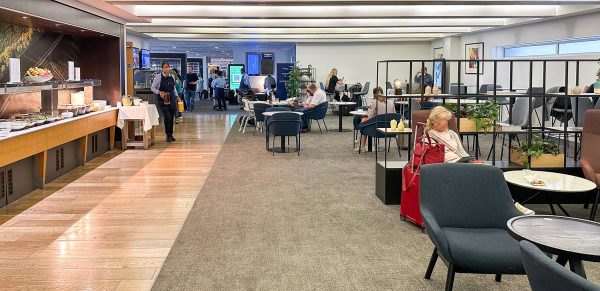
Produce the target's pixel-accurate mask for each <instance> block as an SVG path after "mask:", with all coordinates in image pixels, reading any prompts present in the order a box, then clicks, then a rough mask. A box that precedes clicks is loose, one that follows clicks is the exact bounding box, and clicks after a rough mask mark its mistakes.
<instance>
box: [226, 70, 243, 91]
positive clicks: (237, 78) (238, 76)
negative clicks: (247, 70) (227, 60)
mask: <svg viewBox="0 0 600 291" xmlns="http://www.w3.org/2000/svg"><path fill="white" fill-rule="evenodd" d="M243 68H244V65H229V69H228V71H229V89H231V90H235V89H239V88H240V82H241V81H242V76H243V75H242V69H243Z"/></svg>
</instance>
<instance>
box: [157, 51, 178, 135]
mask: <svg viewBox="0 0 600 291" xmlns="http://www.w3.org/2000/svg"><path fill="white" fill-rule="evenodd" d="M161 69H162V71H161V73H160V74H158V75H156V77H154V81H153V82H152V87H151V89H152V92H154V94H156V95H158V96H157V98H156V105H158V108H159V109H160V111H161V112H162V115H163V118H164V123H165V133H166V135H167V142H173V141H175V137H174V136H173V122H174V121H175V114H176V113H177V102H178V100H181V99H179V95H177V91H176V89H175V86H176V84H175V77H174V76H173V75H172V74H171V73H170V70H171V66H170V65H169V62H166V61H165V62H162V64H161Z"/></svg>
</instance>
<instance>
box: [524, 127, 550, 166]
mask: <svg viewBox="0 0 600 291" xmlns="http://www.w3.org/2000/svg"><path fill="white" fill-rule="evenodd" d="M518 149H519V151H521V152H522V153H523V154H524V155H525V157H526V158H527V159H526V160H525V161H524V163H525V164H524V166H525V167H526V168H529V157H536V158H539V157H541V156H542V155H543V154H550V155H554V156H556V155H558V154H560V148H559V147H558V145H557V144H556V143H555V142H554V141H552V140H549V139H543V138H542V137H541V136H539V135H534V136H533V137H532V139H531V143H530V144H529V145H528V144H523V145H521V146H520V147H519V148H518Z"/></svg>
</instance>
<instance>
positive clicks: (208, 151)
mask: <svg viewBox="0 0 600 291" xmlns="http://www.w3.org/2000/svg"><path fill="white" fill-rule="evenodd" d="M234 121H235V117H234V116H233V115H213V114H206V115H202V114H187V115H184V122H183V123H182V124H180V125H177V127H176V132H175V137H176V138H177V142H174V143H171V144H168V145H167V144H166V143H165V142H164V138H163V134H162V133H159V132H157V137H158V139H159V140H158V144H157V145H156V146H154V147H152V148H151V149H150V150H148V151H143V150H135V149H132V150H127V151H125V152H122V151H114V152H111V153H107V154H105V155H103V156H102V157H99V158H96V159H94V160H93V161H91V162H90V163H88V164H87V165H86V166H85V167H80V168H78V169H76V170H73V171H71V172H70V173H68V174H67V175H65V176H63V177H61V178H59V179H57V180H54V181H52V182H50V183H49V184H47V187H46V189H43V190H36V191H35V192H33V193H31V194H29V195H28V196H26V197H23V198H22V199H21V200H19V201H17V202H15V203H13V204H11V205H9V206H7V207H5V208H2V209H1V210H0V220H1V222H2V223H3V224H2V225H1V226H0V273H1V274H2V275H0V289H1V290H15V289H30V290H83V289H85V290H149V289H150V288H151V286H152V284H153V282H154V280H155V278H156V276H157V275H158V273H159V271H160V268H161V266H162V264H163V262H164V260H165V258H166V256H167V254H168V253H169V250H170V248H171V246H172V245H173V242H174V241H175V238H176V237H177V234H178V233H179V230H180V229H181V227H182V225H183V223H184V221H185V219H186V217H187V215H188V212H189V211H190V209H191V207H192V205H193V203H194V201H195V199H196V197H197V195H198V192H199V191H200V188H201V187H202V185H203V184H204V181H205V179H206V177H207V175H208V173H209V171H210V169H211V167H212V165H213V163H214V161H215V158H216V156H217V154H218V153H219V151H220V149H221V146H222V144H223V142H224V140H225V138H226V136H227V133H228V131H229V128H230V126H231V124H232V123H233V122H234ZM159 131H160V129H159Z"/></svg>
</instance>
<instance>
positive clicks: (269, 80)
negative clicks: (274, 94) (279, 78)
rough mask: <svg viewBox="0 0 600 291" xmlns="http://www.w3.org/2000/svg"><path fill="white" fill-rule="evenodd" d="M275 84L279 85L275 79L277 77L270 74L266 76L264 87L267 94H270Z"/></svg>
mask: <svg viewBox="0 0 600 291" xmlns="http://www.w3.org/2000/svg"><path fill="white" fill-rule="evenodd" d="M273 86H277V82H276V81H275V78H273V76H271V75H268V76H267V77H266V78H265V83H264V84H263V88H264V89H265V94H266V95H267V96H269V92H270V90H271V88H272V87H273Z"/></svg>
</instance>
